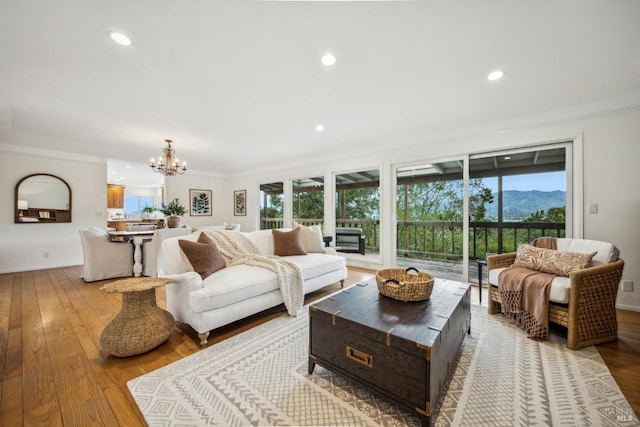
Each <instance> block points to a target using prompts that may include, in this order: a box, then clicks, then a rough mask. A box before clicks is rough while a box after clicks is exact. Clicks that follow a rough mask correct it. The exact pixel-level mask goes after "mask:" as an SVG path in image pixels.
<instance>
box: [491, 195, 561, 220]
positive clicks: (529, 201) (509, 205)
mask: <svg viewBox="0 0 640 427" xmlns="http://www.w3.org/2000/svg"><path fill="white" fill-rule="evenodd" d="M503 193H504V194H503V199H502V203H503V204H504V209H503V218H502V219H503V220H504V221H522V220H523V219H525V218H528V217H529V216H531V214H532V213H534V212H536V211H539V210H543V211H544V212H545V213H546V212H547V210H548V209H549V208H557V207H562V206H566V204H567V202H566V199H567V194H566V191H561V190H556V191H538V190H531V191H518V190H508V191H504V192H503ZM485 207H486V208H487V215H486V217H487V219H488V220H489V221H497V220H498V193H493V203H487V204H485Z"/></svg>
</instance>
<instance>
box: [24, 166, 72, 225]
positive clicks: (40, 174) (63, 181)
mask: <svg viewBox="0 0 640 427" xmlns="http://www.w3.org/2000/svg"><path fill="white" fill-rule="evenodd" d="M34 176H50V177H52V178H55V179H58V180H60V181H62V183H64V185H66V186H67V190H69V209H68V211H69V220H68V221H56V222H46V223H44V222H22V221H20V210H19V209H18V200H19V199H18V191H19V189H20V185H21V184H22V183H23V182H24V181H26V180H27V179H29V178H32V177H34ZM71 201H72V197H71V187H70V186H69V184H68V183H67V181H65V180H64V179H62V178H60V177H59V176H56V175H52V174H50V173H33V174H31V175H27V176H25V177H24V178H22V179H21V180H20V181H18V183H17V184H16V191H15V200H14V202H13V208H14V211H15V223H16V224H56V223H60V224H62V223H68V222H71Z"/></svg>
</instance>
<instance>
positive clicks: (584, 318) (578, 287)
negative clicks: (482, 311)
mask: <svg viewBox="0 0 640 427" xmlns="http://www.w3.org/2000/svg"><path fill="white" fill-rule="evenodd" d="M515 258H516V253H515V252H513V253H507V254H500V255H491V256H488V257H487V266H488V269H489V275H490V276H491V270H493V269H498V268H504V267H509V266H511V264H513V262H514V260H515ZM623 267H624V261H623V260H622V259H620V258H617V259H616V260H614V261H611V262H608V263H605V264H602V265H597V266H593V267H588V268H585V269H583V270H580V271H577V272H574V273H571V274H570V276H569V279H570V283H571V285H570V289H569V303H568V304H558V303H554V302H550V303H549V321H550V322H553V323H556V324H559V325H562V326H564V327H566V328H567V347H568V348H569V349H571V350H577V349H579V348H583V347H587V346H590V345H594V344H601V343H605V342H609V341H615V340H616V339H617V332H618V323H617V320H616V296H617V294H618V286H619V283H620V280H621V278H622V270H623ZM501 302H502V301H501V298H500V292H499V290H498V287H497V286H495V285H493V284H491V283H490V284H489V310H488V311H489V314H496V313H500V304H501Z"/></svg>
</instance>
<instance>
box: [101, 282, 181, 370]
mask: <svg viewBox="0 0 640 427" xmlns="http://www.w3.org/2000/svg"><path fill="white" fill-rule="evenodd" d="M171 282H173V280H171V279H163V278H158V277H135V278H133V277H132V278H129V279H122V280H117V281H115V282H111V283H108V284H106V285H104V286H102V287H101V288H100V290H101V291H103V292H120V293H122V309H121V310H120V313H118V315H117V316H116V317H115V318H114V319H113V320H112V321H111V323H109V324H108V325H107V326H106V327H105V328H104V330H103V331H102V334H101V335H100V345H101V346H102V349H103V350H104V351H106V352H108V353H109V354H112V355H114V356H117V357H128V356H133V355H136V354H142V353H146V352H147V351H149V350H153V349H154V348H156V347H158V346H159V345H160V344H162V343H163V342H165V341H166V340H167V339H169V336H171V332H172V331H173V327H174V325H175V320H174V319H173V316H172V315H171V313H169V312H168V311H166V310H163V309H161V308H160V307H158V305H157V304H156V288H159V287H162V286H164V285H167V284H169V283H171Z"/></svg>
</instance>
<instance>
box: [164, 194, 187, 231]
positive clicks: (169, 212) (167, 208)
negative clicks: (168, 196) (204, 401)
mask: <svg viewBox="0 0 640 427" xmlns="http://www.w3.org/2000/svg"><path fill="white" fill-rule="evenodd" d="M159 211H160V212H162V213H163V214H164V216H166V217H168V219H167V225H168V226H169V228H178V227H180V217H181V216H182V215H184V214H186V213H187V209H186V208H185V207H184V205H182V204H180V201H179V200H178V199H173V200H172V201H170V202H169V203H168V204H167V205H165V204H164V203H163V204H162V207H160V209H159Z"/></svg>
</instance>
